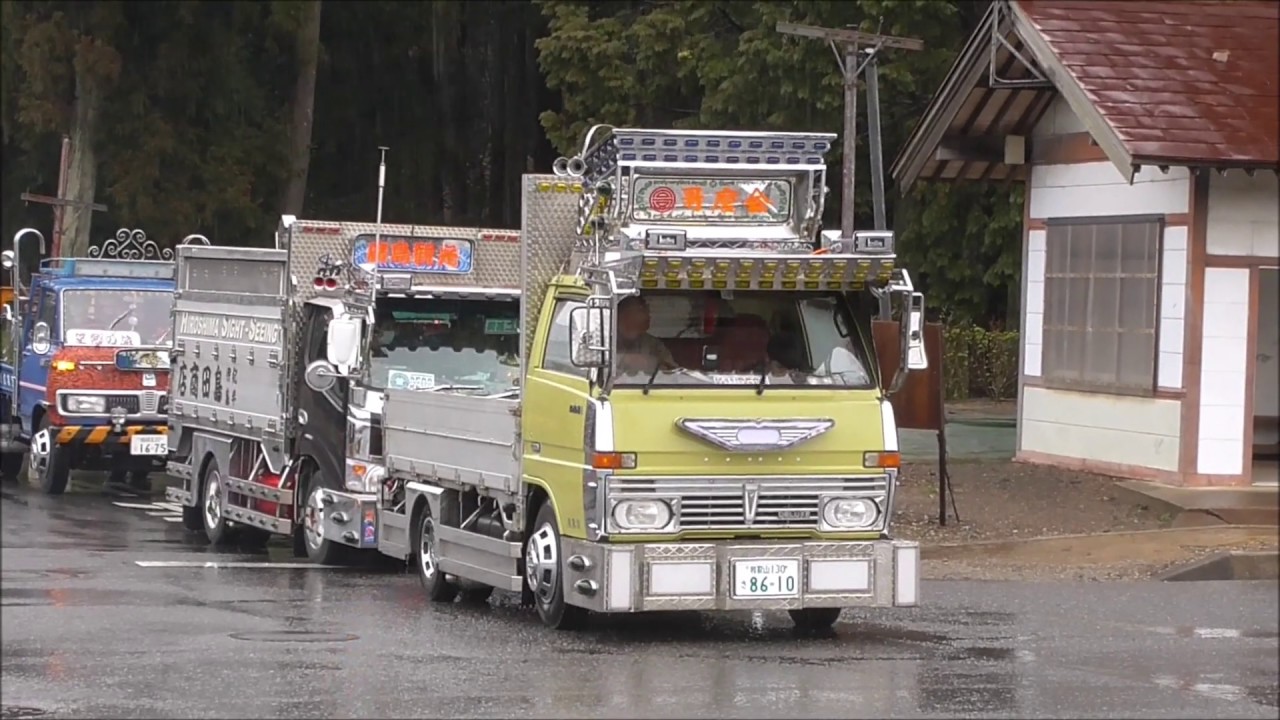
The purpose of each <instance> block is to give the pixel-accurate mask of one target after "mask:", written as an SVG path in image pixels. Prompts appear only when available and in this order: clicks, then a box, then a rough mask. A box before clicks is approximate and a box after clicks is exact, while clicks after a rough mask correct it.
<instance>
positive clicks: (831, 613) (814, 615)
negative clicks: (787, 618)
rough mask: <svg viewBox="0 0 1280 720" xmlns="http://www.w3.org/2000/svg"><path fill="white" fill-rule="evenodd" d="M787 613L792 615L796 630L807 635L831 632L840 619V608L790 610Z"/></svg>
mask: <svg viewBox="0 0 1280 720" xmlns="http://www.w3.org/2000/svg"><path fill="white" fill-rule="evenodd" d="M787 613H788V614H790V615H791V622H793V623H795V625H796V630H799V631H800V632H806V633H813V632H823V631H826V630H830V629H831V626H832V625H835V624H836V621H837V620H839V619H840V608H826V607H824V608H802V609H800V610H788V611H787Z"/></svg>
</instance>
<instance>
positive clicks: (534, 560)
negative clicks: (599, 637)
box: [524, 500, 587, 630]
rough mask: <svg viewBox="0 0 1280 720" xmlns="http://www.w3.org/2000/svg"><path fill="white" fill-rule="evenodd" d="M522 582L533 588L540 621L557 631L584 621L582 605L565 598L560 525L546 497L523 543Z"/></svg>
mask: <svg viewBox="0 0 1280 720" xmlns="http://www.w3.org/2000/svg"><path fill="white" fill-rule="evenodd" d="M524 566H525V575H524V581H525V585H526V586H527V587H528V588H529V589H530V590H532V591H533V606H534V607H535V608H536V609H537V611H538V617H539V618H541V619H542V623H543V624H544V625H546V626H547V627H549V628H554V629H556V630H577V629H579V628H581V627H582V626H583V625H585V624H586V621H587V611H586V609H585V608H580V607H577V606H576V605H570V604H568V603H567V602H565V600H564V582H563V580H562V578H563V577H564V553H563V552H562V551H561V548H560V524H559V523H558V522H556V512H555V509H554V508H553V507H552V506H551V501H549V500H547V501H544V502H543V503H542V507H540V508H538V515H537V517H536V518H535V519H534V521H533V530H532V531H531V532H530V533H529V539H528V541H526V542H525V546H524Z"/></svg>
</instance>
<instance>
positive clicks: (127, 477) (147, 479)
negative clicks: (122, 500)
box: [107, 470, 151, 495]
mask: <svg viewBox="0 0 1280 720" xmlns="http://www.w3.org/2000/svg"><path fill="white" fill-rule="evenodd" d="M107 482H108V483H110V484H111V485H117V486H120V487H127V488H129V489H130V490H134V491H136V492H140V493H145V494H147V495H150V494H151V474H150V473H148V472H147V471H146V470H112V471H111V474H110V475H109V476H108V477H107Z"/></svg>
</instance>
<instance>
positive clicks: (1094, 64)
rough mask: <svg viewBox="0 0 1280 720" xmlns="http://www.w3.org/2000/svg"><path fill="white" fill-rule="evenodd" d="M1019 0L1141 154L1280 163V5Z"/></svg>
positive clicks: (1248, 0)
mask: <svg viewBox="0 0 1280 720" xmlns="http://www.w3.org/2000/svg"><path fill="white" fill-rule="evenodd" d="M1016 2H1017V4H1018V7H1019V8H1020V9H1021V10H1022V11H1023V12H1024V13H1025V14H1026V16H1027V18H1028V19H1029V20H1030V21H1031V24H1032V25H1033V26H1034V27H1035V28H1036V30H1037V31H1038V32H1039V33H1040V34H1041V35H1042V36H1043V37H1044V38H1045V40H1046V42H1047V43H1048V44H1049V47H1050V48H1051V50H1052V51H1053V53H1054V55H1055V56H1056V58H1057V59H1058V61H1059V62H1061V63H1062V65H1063V66H1064V67H1065V68H1066V69H1067V71H1068V72H1069V73H1070V74H1071V76H1072V77H1073V78H1074V79H1075V81H1076V82H1077V83H1078V84H1079V85H1080V87H1081V88H1082V89H1083V90H1084V92H1085V94H1086V96H1087V97H1089V98H1090V100H1092V101H1093V102H1094V104H1095V105H1096V107H1097V109H1098V112H1100V113H1101V114H1102V116H1103V118H1104V119H1105V120H1106V121H1107V123H1108V124H1109V125H1111V127H1112V128H1113V129H1114V130H1115V131H1116V134H1117V135H1118V136H1119V137H1120V140H1121V142H1123V143H1124V145H1125V149H1126V150H1127V151H1128V152H1129V154H1130V155H1132V156H1133V157H1134V160H1135V161H1137V162H1144V161H1145V162H1157V161H1160V160H1176V161H1180V162H1184V163H1187V164H1199V163H1203V164H1220V163H1225V162H1241V163H1251V164H1262V165H1270V166H1277V167H1280V78H1278V75H1280V3H1277V2H1273V1H1270V0H1261V1H1260V0H1231V1H1229V2H1223V1H1217V2H1215V1H1213V0H1180V1H1176V2H1168V1H1166V2H1151V1H1145V2H1137V1H1132V0H1117V1H1115V2H1107V3H1100V2H1096V1H1094V0H1016Z"/></svg>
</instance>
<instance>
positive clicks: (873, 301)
mask: <svg viewBox="0 0 1280 720" xmlns="http://www.w3.org/2000/svg"><path fill="white" fill-rule="evenodd" d="M834 139H835V136H834V135H832V134H819V133H772V132H712V131H682V130H645V129H624V128H611V127H607V126H598V127H596V128H593V129H592V132H591V133H590V134H589V135H588V137H587V140H586V142H584V145H583V151H582V153H581V154H580V155H578V156H576V157H573V158H568V159H566V158H561V159H560V160H557V162H556V164H555V166H554V168H553V173H552V174H548V175H526V176H525V177H524V178H523V183H524V188H523V223H522V229H521V234H520V243H521V266H520V277H521V292H522V295H521V297H522V300H521V303H522V309H521V323H520V327H519V333H520V347H521V350H522V355H521V370H520V380H519V394H518V395H514V394H513V395H509V396H501V397H492V396H491V397H477V396H475V395H474V394H472V393H467V392H465V391H456V392H455V391H451V390H450V389H448V388H444V389H440V390H438V391H435V392H414V391H409V390H397V389H388V390H387V393H386V399H385V406H384V408H383V412H384V421H383V422H384V433H385V434H384V454H385V463H386V468H387V476H386V478H385V480H384V481H383V488H382V490H381V497H380V502H379V524H380V526H381V528H382V530H381V532H380V533H379V536H380V537H382V538H383V539H384V541H385V540H386V539H388V538H389V537H390V538H396V537H402V538H403V544H402V545H400V547H403V548H404V550H403V551H402V554H403V555H404V556H405V557H406V559H407V560H409V561H410V562H411V563H412V564H413V566H414V567H415V568H416V569H417V573H418V575H419V577H420V579H421V581H422V584H423V586H424V588H425V589H426V592H427V594H428V595H429V597H430V598H431V599H432V600H436V601H445V600H452V599H453V598H454V597H456V596H457V595H458V594H459V593H462V594H463V595H464V596H467V595H471V596H475V595H477V591H480V592H479V593H478V596H480V597H484V596H485V595H486V594H487V593H484V592H483V590H484V589H485V588H499V589H503V590H508V591H515V592H523V593H524V598H525V600H526V602H528V603H531V604H533V605H534V606H535V607H536V609H537V612H538V614H539V616H540V617H541V619H542V620H543V622H544V623H545V624H547V625H548V626H551V627H554V628H563V629H569V628H574V627H578V626H580V625H581V624H582V623H583V621H584V620H585V619H586V618H587V617H588V615H589V614H590V613H592V612H594V613H630V612H640V611H646V612H648V611H655V610H705V611H722V610H748V609H749V610H786V611H788V612H789V613H790V615H791V617H792V619H793V620H794V622H795V623H796V625H797V626H798V627H800V628H803V629H808V630H815V629H823V628H826V627H828V626H830V625H832V624H833V623H834V622H835V621H836V619H837V617H838V615H839V613H840V610H841V609H842V608H846V607H860V606H874V607H895V606H896V607H901V606H914V605H916V604H917V602H918V599H919V598H918V592H919V590H918V588H919V564H920V553H919V546H918V545H917V544H916V543H914V542H906V541H901V540H895V539H893V538H892V535H891V532H890V529H891V525H890V518H891V516H892V512H893V501H894V486H895V482H896V480H897V475H898V466H899V454H898V433H897V428H896V425H895V422H894V413H893V409H892V407H891V405H890V404H889V400H888V398H887V396H886V391H885V390H883V389H882V388H883V387H885V386H887V387H889V388H890V389H893V388H895V387H897V386H899V385H900V384H901V382H902V380H903V378H904V377H905V374H906V372H908V371H910V370H915V369H922V368H924V367H926V366H927V360H926V358H925V357H924V353H923V343H922V340H921V336H920V322H921V318H920V312H921V307H922V298H921V296H920V294H919V293H916V292H914V290H913V288H912V285H911V281H910V277H909V275H908V273H907V272H905V271H904V270H902V269H901V268H898V267H897V266H896V265H895V262H894V261H895V255H894V247H893V236H892V233H888V232H883V231H879V232H859V233H855V235H854V237H847V238H846V237H840V236H839V233H838V232H823V231H822V229H821V219H822V210H823V199H824V196H825V193H826V185H825V174H826V165H825V155H826V153H827V151H828V149H829V148H830V147H831V145H832V142H833V140H834ZM876 317H879V318H891V317H898V318H900V319H901V321H900V323H899V326H900V327H901V328H902V331H901V337H900V340H901V348H900V352H899V356H900V357H902V358H903V362H902V365H901V367H897V368H881V367H877V364H876V353H875V351H874V348H873V347H872V341H871V338H872V334H871V328H870V324H871V320H872V319H873V318H876ZM882 373H886V374H887V375H886V378H885V379H886V380H888V378H889V377H892V378H893V379H892V381H889V382H882V377H881V374H882ZM388 547H395V545H390V546H388Z"/></svg>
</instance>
